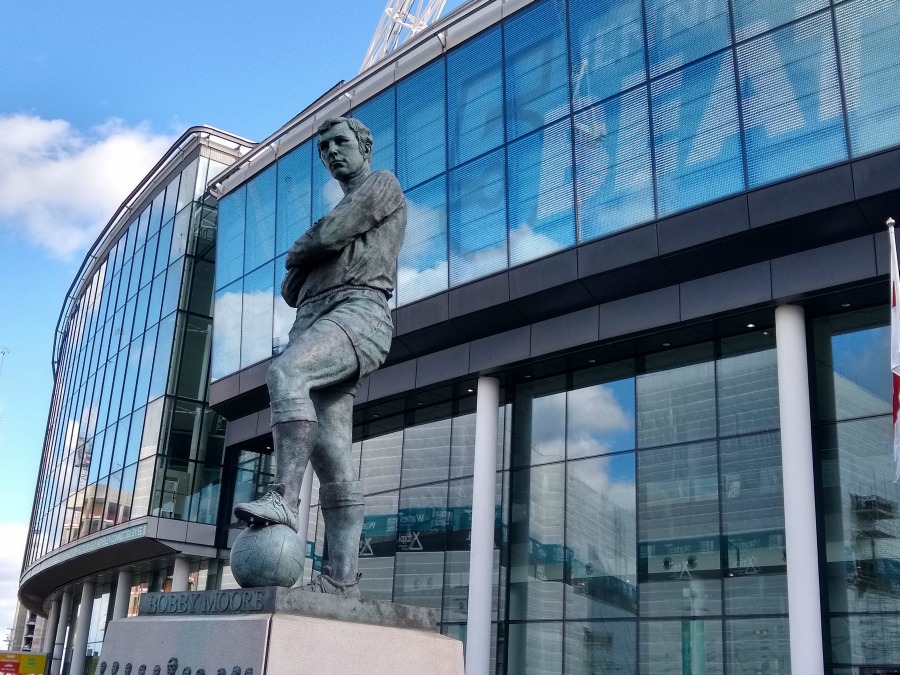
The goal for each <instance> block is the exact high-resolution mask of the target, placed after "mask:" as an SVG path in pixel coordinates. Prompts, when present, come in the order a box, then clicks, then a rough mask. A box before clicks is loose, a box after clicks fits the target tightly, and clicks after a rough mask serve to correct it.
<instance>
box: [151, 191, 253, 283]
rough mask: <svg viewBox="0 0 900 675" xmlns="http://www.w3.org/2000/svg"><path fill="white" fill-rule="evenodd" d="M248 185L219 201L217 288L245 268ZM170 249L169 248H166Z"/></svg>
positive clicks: (238, 275) (235, 277)
mask: <svg viewBox="0 0 900 675" xmlns="http://www.w3.org/2000/svg"><path fill="white" fill-rule="evenodd" d="M246 198H247V187H246V186H241V187H240V188H239V189H237V190H235V191H234V192H232V193H231V194H230V195H226V196H225V197H223V198H222V200H221V201H220V202H219V217H218V220H217V223H218V225H217V232H216V288H222V287H224V286H227V285H228V284H230V283H231V282H232V281H234V280H235V279H237V278H238V277H240V276H241V274H242V272H243V270H244V211H245V203H246ZM166 250H168V249H166Z"/></svg>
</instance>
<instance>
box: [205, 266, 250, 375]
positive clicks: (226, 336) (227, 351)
mask: <svg viewBox="0 0 900 675" xmlns="http://www.w3.org/2000/svg"><path fill="white" fill-rule="evenodd" d="M242 285H243V284H242V282H241V281H236V282H235V283H233V284H231V285H230V286H227V287H226V288H222V289H220V290H218V291H216V306H215V312H214V314H213V316H214V317H215V321H214V322H213V345H212V379H213V380H218V379H221V378H223V377H225V376H226V375H231V374H232V373H236V372H237V371H238V370H240V368H241V305H242V299H243V293H242V292H241V289H242Z"/></svg>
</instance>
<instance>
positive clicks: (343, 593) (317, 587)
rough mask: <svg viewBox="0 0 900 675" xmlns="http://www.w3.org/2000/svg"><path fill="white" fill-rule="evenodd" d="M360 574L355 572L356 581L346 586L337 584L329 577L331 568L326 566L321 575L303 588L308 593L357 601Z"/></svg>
mask: <svg viewBox="0 0 900 675" xmlns="http://www.w3.org/2000/svg"><path fill="white" fill-rule="evenodd" d="M360 577H362V572H357V574H356V580H354V581H351V582H350V583H348V584H339V583H338V582H337V581H335V580H334V579H333V578H332V577H331V568H330V567H329V566H328V565H325V567H323V568H322V574H318V575H316V576H315V577H313V580H312V581H310V582H309V583H308V584H306V585H305V586H303V587H302V588H303V590H304V591H307V592H308V593H325V594H326V595H339V596H340V597H342V598H351V599H353V600H359V580H360Z"/></svg>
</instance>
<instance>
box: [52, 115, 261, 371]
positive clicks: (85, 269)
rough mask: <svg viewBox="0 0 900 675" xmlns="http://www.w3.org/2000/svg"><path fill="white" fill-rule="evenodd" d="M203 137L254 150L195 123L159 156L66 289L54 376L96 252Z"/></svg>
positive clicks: (55, 348)
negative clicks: (71, 312)
mask: <svg viewBox="0 0 900 675" xmlns="http://www.w3.org/2000/svg"><path fill="white" fill-rule="evenodd" d="M203 134H208V135H210V136H216V137H217V138H218V139H220V140H223V141H226V142H230V143H234V144H236V145H237V146H238V147H236V148H235V150H236V151H238V152H240V148H241V147H246V148H248V149H251V150H252V148H254V147H255V145H256V144H255V143H254V142H253V141H251V140H249V139H247V138H244V137H242V136H238V135H236V134H232V133H230V132H228V131H224V130H222V129H219V128H217V127H213V126H210V125H206V124H198V125H193V126H190V127H188V128H187V129H186V130H185V131H184V132H183V133H182V134H181V135H180V136H179V137H178V138H177V139H176V140H175V141H174V142H173V143H172V145H171V146H170V147H169V149H168V150H167V151H166V152H165V153H164V154H163V156H162V157H160V159H159V161H157V162H156V164H154V165H153V167H152V168H151V169H150V171H148V172H147V174H146V175H145V176H144V177H143V178H142V179H141V181H140V182H139V183H138V184H137V185H136V186H135V188H134V189H133V190H132V191H131V192H130V193H129V194H128V196H127V197H125V199H124V200H123V201H122V203H121V204H119V206H118V208H116V210H115V211H114V213H113V216H112V218H110V219H109V221H108V222H107V223H106V225H105V226H104V227H103V229H102V230H101V231H100V233H99V234H98V235H97V238H96V239H95V240H94V243H93V244H91V247H90V248H89V249H88V251H87V253H85V256H84V259H83V260H82V261H81V265H80V266H79V267H78V271H77V272H76V273H75V278H74V279H73V280H72V283H71V285H70V286H69V289H68V290H67V291H66V296H65V299H64V300H63V304H62V307H60V310H59V316H58V318H57V320H56V334H55V336H54V339H53V351H52V356H51V363H52V366H53V371H54V373H55V372H56V365H57V362H58V356H59V349H60V346H61V344H62V342H61V340H60V339H59V338H60V336H61V335H62V334H63V333H64V330H63V329H62V326H63V325H64V324H65V322H66V321H67V320H68V314H69V312H68V310H69V308H70V307H71V305H72V302H73V301H74V300H75V298H77V297H78V295H79V292H80V290H81V287H82V286H83V283H84V280H85V279H86V278H87V277H88V276H89V273H90V271H91V269H92V268H93V265H94V264H95V263H97V262H98V261H99V260H100V256H99V255H98V252H99V251H101V250H102V249H103V246H104V244H105V243H106V242H107V241H109V240H110V237H111V236H113V235H114V234H116V233H117V232H118V230H119V229H121V228H122V227H124V226H125V225H126V224H127V221H128V218H129V217H130V216H131V215H132V214H133V211H134V209H133V207H134V205H135V204H137V203H138V202H139V201H141V198H142V197H143V195H144V193H145V191H146V190H148V189H150V188H152V187H153V186H154V184H155V182H156V181H157V180H158V179H159V178H160V177H161V176H164V175H166V173H167V171H170V170H171V166H174V165H177V161H175V160H176V158H177V159H178V160H179V161H180V157H176V156H178V155H181V154H182V153H184V152H185V151H186V149H187V147H188V146H189V145H190V144H191V143H193V142H195V141H197V142H200V141H202V138H203ZM245 154H246V153H245Z"/></svg>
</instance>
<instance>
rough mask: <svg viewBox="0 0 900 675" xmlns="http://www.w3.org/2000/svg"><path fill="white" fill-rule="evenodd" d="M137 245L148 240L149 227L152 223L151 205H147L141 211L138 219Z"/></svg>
mask: <svg viewBox="0 0 900 675" xmlns="http://www.w3.org/2000/svg"><path fill="white" fill-rule="evenodd" d="M136 222H137V227H138V233H137V245H138V246H140V245H141V244H143V243H144V242H146V241H147V228H148V227H149V225H150V207H149V206H147V207H146V208H145V209H144V211H143V213H141V215H140V218H138V219H137V221H136Z"/></svg>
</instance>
